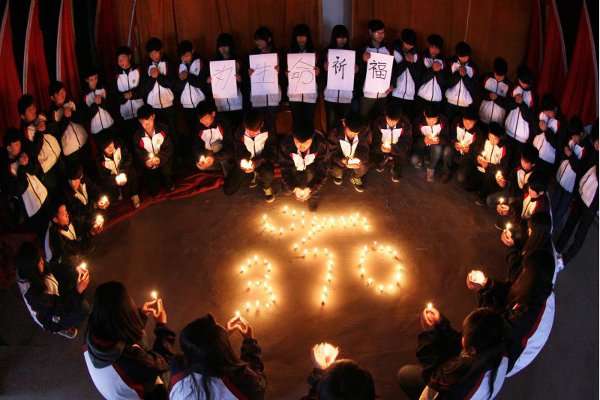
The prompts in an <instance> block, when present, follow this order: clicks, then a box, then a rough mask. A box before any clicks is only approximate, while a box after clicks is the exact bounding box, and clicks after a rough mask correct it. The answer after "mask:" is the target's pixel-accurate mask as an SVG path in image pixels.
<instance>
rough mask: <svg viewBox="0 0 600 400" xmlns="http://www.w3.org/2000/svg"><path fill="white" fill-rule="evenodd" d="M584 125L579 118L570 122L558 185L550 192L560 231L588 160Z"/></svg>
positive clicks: (560, 161) (557, 172)
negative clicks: (576, 185)
mask: <svg viewBox="0 0 600 400" xmlns="http://www.w3.org/2000/svg"><path fill="white" fill-rule="evenodd" d="M582 136H583V124H582V123H581V120H580V119H579V117H573V118H571V120H570V121H569V128H568V132H567V137H566V140H565V142H564V144H563V145H562V149H561V152H560V153H561V154H560V156H559V157H558V158H559V163H558V165H559V167H558V169H557V171H556V184H555V185H554V186H553V187H552V188H551V190H550V203H551V204H552V216H553V217H554V227H555V228H556V229H557V230H558V229H559V228H560V227H561V226H562V223H563V220H564V217H565V215H566V214H567V211H568V209H569V205H570V204H571V199H572V197H573V190H574V189H575V184H576V183H577V182H578V181H579V178H580V177H581V175H582V174H583V173H584V171H583V169H584V168H585V162H584V160H585V159H587V157H586V152H588V151H589V150H590V149H589V148H588V149H586V148H585V146H584V142H583V139H582Z"/></svg>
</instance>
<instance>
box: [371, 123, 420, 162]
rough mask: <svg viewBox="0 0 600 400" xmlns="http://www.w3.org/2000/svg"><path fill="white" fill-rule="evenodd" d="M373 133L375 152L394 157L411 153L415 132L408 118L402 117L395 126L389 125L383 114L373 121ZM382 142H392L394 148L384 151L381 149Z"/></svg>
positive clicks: (372, 149)
mask: <svg viewBox="0 0 600 400" xmlns="http://www.w3.org/2000/svg"><path fill="white" fill-rule="evenodd" d="M371 133H372V136H373V144H372V146H371V151H372V152H373V153H376V154H383V155H386V154H389V155H391V156H394V157H395V156H399V155H400V154H401V153H404V154H405V155H408V154H410V150H411V148H412V142H413V132H412V126H411V124H410V121H409V120H408V118H406V117H402V118H400V120H399V121H398V123H397V124H396V125H395V126H389V125H388V124H387V121H386V119H385V115H382V116H380V117H378V118H377V119H376V120H375V121H374V122H373V125H372V128H371ZM382 143H386V144H390V145H391V148H392V150H391V151H390V152H389V153H383V152H382V151H381V145H382Z"/></svg>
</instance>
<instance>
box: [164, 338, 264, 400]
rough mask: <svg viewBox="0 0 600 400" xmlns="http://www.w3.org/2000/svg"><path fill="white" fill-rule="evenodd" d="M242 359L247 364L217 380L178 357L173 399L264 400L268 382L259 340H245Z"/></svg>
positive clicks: (172, 390)
mask: <svg viewBox="0 0 600 400" xmlns="http://www.w3.org/2000/svg"><path fill="white" fill-rule="evenodd" d="M240 359H241V360H242V361H243V362H244V364H242V365H240V366H239V367H238V368H236V369H234V370H232V371H228V372H227V374H226V375H225V376H218V377H217V376H207V375H206V374H203V373H202V371H201V368H199V367H197V368H194V367H193V366H192V367H188V366H186V362H185V360H184V359H183V357H176V358H175V361H174V362H173V368H172V370H171V385H170V386H171V391H170V393H169V399H170V400H186V399H220V400H261V399H264V398H265V392H266V387H267V381H266V378H265V373H264V366H263V363H262V360H261V349H260V347H259V346H258V343H257V341H256V339H249V338H245V339H244V340H243V342H242V350H241V357H240ZM205 390H208V391H209V393H208V394H207V393H205Z"/></svg>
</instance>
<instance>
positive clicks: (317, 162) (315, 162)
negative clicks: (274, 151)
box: [279, 131, 328, 191]
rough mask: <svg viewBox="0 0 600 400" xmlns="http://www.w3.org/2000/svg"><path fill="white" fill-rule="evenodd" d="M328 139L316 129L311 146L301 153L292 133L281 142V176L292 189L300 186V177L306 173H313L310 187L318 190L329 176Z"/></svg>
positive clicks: (309, 183)
mask: <svg viewBox="0 0 600 400" xmlns="http://www.w3.org/2000/svg"><path fill="white" fill-rule="evenodd" d="M327 161H328V154H327V140H326V139H325V137H324V136H323V134H322V133H321V132H319V131H315V134H314V136H313V141H312V144H311V146H310V148H309V149H308V150H307V151H306V152H305V153H300V152H299V151H298V148H297V147H296V145H295V144H294V138H293V136H292V135H287V136H286V137H285V138H283V140H281V143H280V162H279V166H280V167H281V177H282V179H283V182H284V184H285V185H286V186H287V187H288V188H289V189H291V190H293V189H294V188H296V187H299V185H300V182H299V178H300V176H301V175H302V174H304V173H309V174H312V181H310V182H308V187H309V188H310V189H311V190H312V191H316V190H318V189H319V188H320V187H321V185H322V184H323V182H324V181H325V178H326V177H327Z"/></svg>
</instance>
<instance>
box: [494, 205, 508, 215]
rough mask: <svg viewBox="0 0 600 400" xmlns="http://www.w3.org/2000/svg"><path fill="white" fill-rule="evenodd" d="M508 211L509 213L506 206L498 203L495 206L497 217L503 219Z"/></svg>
mask: <svg viewBox="0 0 600 400" xmlns="http://www.w3.org/2000/svg"><path fill="white" fill-rule="evenodd" d="M509 211H510V206H509V205H508V204H505V203H499V204H498V205H497V206H496V212H497V213H498V215H501V216H503V217H506V216H507V215H508V212H509Z"/></svg>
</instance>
